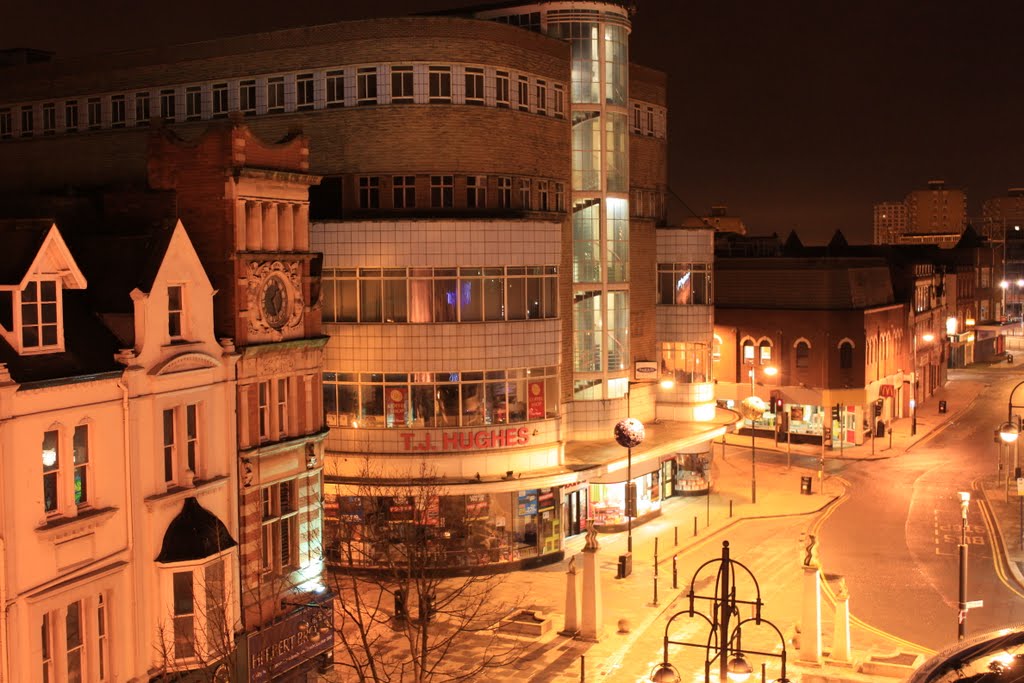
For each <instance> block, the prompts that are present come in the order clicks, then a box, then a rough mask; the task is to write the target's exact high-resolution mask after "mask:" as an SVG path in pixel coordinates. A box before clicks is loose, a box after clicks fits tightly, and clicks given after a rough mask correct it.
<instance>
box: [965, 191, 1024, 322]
mask: <svg viewBox="0 0 1024 683" xmlns="http://www.w3.org/2000/svg"><path fill="white" fill-rule="evenodd" d="M976 227H977V228H978V232H979V233H981V234H982V235H983V236H985V237H987V238H988V239H989V240H991V241H992V242H995V243H999V244H1002V245H1003V248H1004V249H1005V252H1004V255H1003V277H1002V279H1001V280H1000V281H999V285H1000V287H1002V289H1003V292H1004V294H1005V308H1006V312H1007V313H1008V314H1009V315H1010V316H1014V317H1019V316H1020V315H1021V314H1022V312H1024V229H1022V228H1024V187H1011V188H1010V189H1008V190H1007V191H1006V194H1005V195H1003V196H1001V197H993V198H992V199H988V200H986V201H985V202H984V203H983V204H982V205H981V220H980V221H978V225H977V226H976Z"/></svg>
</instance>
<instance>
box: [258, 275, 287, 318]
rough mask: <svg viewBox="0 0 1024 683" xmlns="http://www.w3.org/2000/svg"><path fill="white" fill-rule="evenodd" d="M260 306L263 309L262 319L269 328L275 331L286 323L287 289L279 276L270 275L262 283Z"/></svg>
mask: <svg viewBox="0 0 1024 683" xmlns="http://www.w3.org/2000/svg"><path fill="white" fill-rule="evenodd" d="M260 304H261V306H262V307H263V319H264V320H265V321H266V323H267V325H269V326H270V327H272V328H274V329H275V330H277V329H280V328H281V327H283V326H284V324H285V323H286V322H288V317H289V310H288V308H289V307H288V304H289V301H288V287H287V285H285V283H284V280H282V279H281V278H280V276H278V275H270V276H269V277H267V279H266V280H265V281H264V283H263V292H262V295H261V296H260Z"/></svg>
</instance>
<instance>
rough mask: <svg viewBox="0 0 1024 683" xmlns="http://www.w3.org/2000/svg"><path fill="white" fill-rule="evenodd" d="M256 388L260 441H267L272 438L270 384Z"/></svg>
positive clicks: (261, 384) (262, 384)
mask: <svg viewBox="0 0 1024 683" xmlns="http://www.w3.org/2000/svg"><path fill="white" fill-rule="evenodd" d="M256 387H257V398H256V401H257V402H256V407H257V413H258V420H259V432H258V433H259V437H260V441H266V440H267V439H269V438H270V382H260V383H259V384H257V385H256Z"/></svg>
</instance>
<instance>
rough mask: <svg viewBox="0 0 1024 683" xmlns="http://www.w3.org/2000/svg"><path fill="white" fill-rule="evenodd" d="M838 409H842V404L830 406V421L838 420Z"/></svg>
mask: <svg viewBox="0 0 1024 683" xmlns="http://www.w3.org/2000/svg"><path fill="white" fill-rule="evenodd" d="M840 410H842V406H840V405H838V404H837V405H834V406H832V421H833V422H839V412H840Z"/></svg>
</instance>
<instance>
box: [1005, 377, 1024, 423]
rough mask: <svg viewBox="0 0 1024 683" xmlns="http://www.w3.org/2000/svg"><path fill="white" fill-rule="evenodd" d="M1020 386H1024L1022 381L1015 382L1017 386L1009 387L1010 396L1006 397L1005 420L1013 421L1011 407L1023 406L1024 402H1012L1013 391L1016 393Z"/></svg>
mask: <svg viewBox="0 0 1024 683" xmlns="http://www.w3.org/2000/svg"><path fill="white" fill-rule="evenodd" d="M1021 387H1024V382H1019V383H1018V384H1017V386H1015V387H1014V388H1013V389H1010V397H1009V398H1008V399H1006V421H1007V422H1013V409H1014V408H1024V403H1019V404H1014V402H1013V395H1014V394H1015V393H1017V390H1018V389H1020V388H1021Z"/></svg>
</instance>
